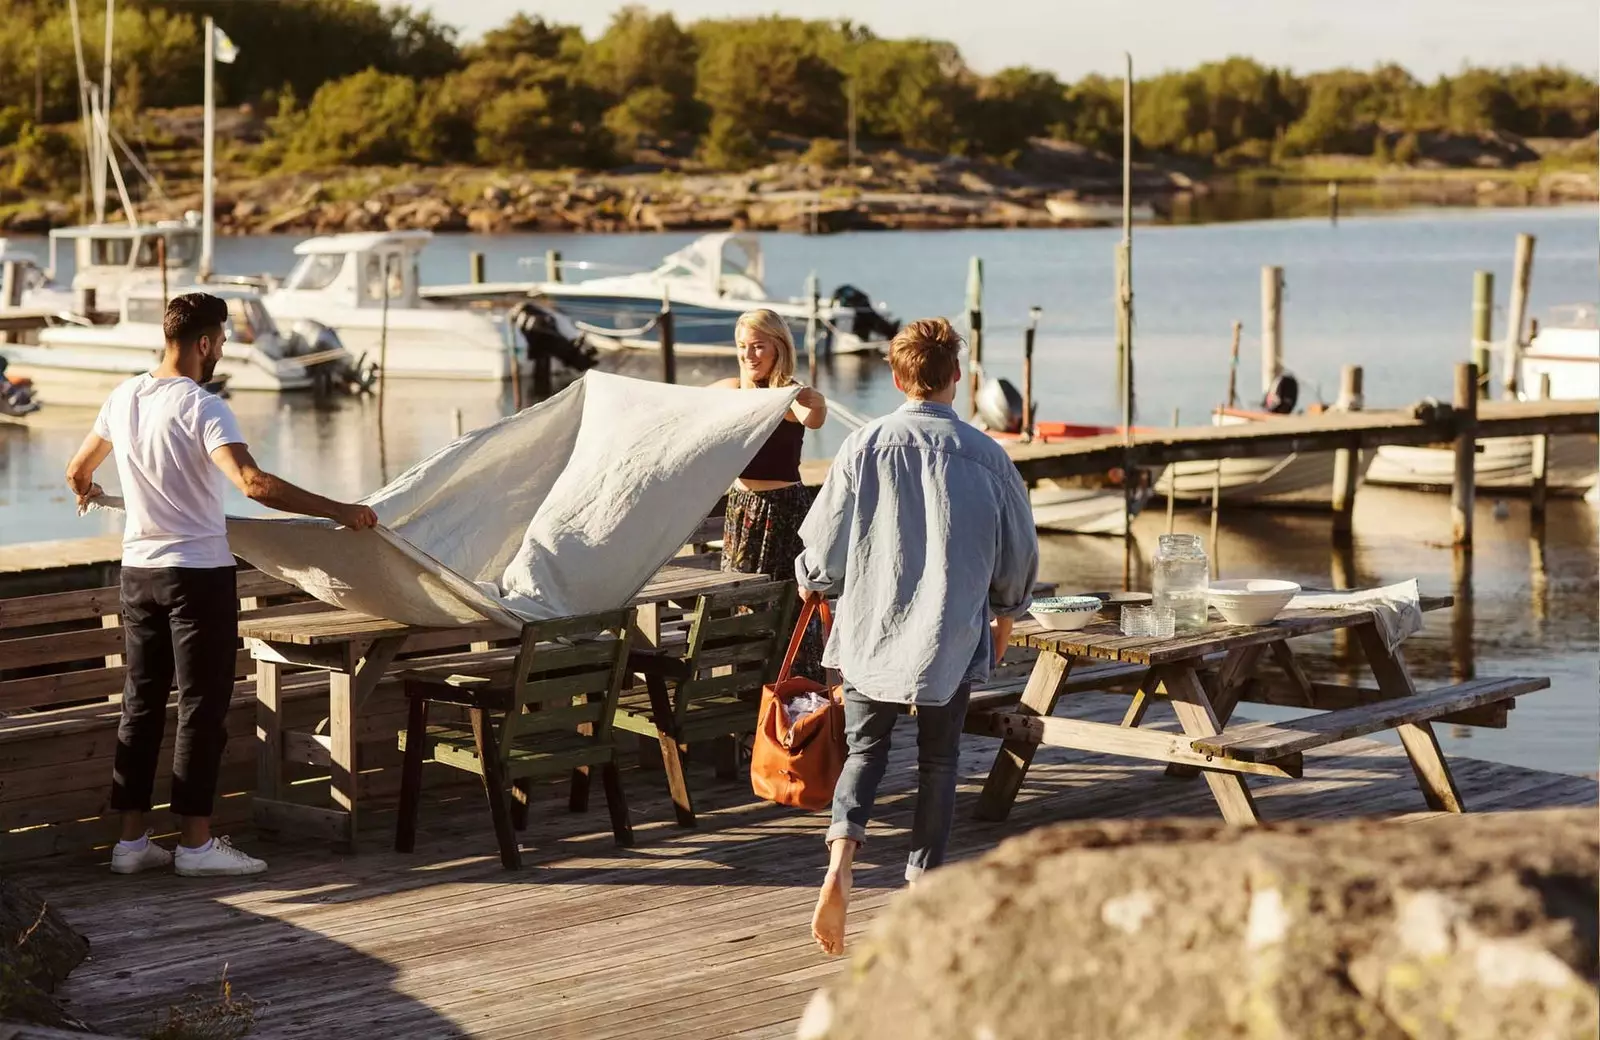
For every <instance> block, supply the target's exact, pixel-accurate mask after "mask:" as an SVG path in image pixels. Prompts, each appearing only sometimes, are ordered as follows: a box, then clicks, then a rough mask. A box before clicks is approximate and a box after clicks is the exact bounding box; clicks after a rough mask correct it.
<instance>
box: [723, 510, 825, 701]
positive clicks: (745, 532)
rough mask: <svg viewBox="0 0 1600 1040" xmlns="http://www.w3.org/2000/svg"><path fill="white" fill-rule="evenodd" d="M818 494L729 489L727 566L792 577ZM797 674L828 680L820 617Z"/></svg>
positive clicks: (805, 645) (725, 521) (799, 658)
mask: <svg viewBox="0 0 1600 1040" xmlns="http://www.w3.org/2000/svg"><path fill="white" fill-rule="evenodd" d="M816 497H817V492H816V489H815V488H809V487H806V486H805V485H804V484H791V485H789V486H788V487H781V488H775V489H773V490H771V491H744V490H741V489H739V488H734V489H733V490H731V491H729V492H728V511H727V514H726V516H725V517H724V519H723V522H722V569H723V570H725V571H740V572H742V573H744V574H768V575H771V576H772V577H774V578H777V579H778V580H780V581H791V580H793V579H794V560H795V557H796V556H799V555H800V551H801V549H803V548H804V546H803V545H802V544H801V542H800V523H801V521H803V520H804V519H805V518H806V513H807V512H808V511H810V509H811V503H812V502H813V501H814V500H815V499H816ZM794 674H796V675H803V676H805V677H806V678H808V679H814V680H816V681H817V682H824V681H826V680H825V679H824V677H823V671H822V624H821V623H820V622H818V621H813V622H812V623H811V626H810V628H809V629H808V630H807V632H806V636H805V639H803V640H802V641H801V643H800V653H799V656H797V657H796V658H795V666H794Z"/></svg>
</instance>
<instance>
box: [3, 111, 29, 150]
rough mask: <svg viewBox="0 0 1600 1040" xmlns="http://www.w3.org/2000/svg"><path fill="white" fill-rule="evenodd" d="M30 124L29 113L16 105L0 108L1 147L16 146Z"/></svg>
mask: <svg viewBox="0 0 1600 1040" xmlns="http://www.w3.org/2000/svg"><path fill="white" fill-rule="evenodd" d="M29 122H31V120H29V119H28V113H26V112H24V111H23V110H22V109H20V108H18V107H17V106H16V105H7V106H6V107H5V108H0V146H4V145H8V144H15V143H16V141H17V138H18V137H20V136H22V131H23V130H24V129H25V128H26V127H27V126H28V124H29Z"/></svg>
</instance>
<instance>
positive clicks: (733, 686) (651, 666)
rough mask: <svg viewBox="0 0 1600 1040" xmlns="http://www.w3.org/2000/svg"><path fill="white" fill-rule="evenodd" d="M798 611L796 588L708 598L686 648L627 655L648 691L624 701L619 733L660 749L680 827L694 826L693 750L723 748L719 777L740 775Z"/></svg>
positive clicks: (763, 587) (768, 586)
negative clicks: (688, 769)
mask: <svg viewBox="0 0 1600 1040" xmlns="http://www.w3.org/2000/svg"><path fill="white" fill-rule="evenodd" d="M798 605H799V600H798V599H797V596H796V591H795V583H794V582H792V581H768V582H760V583H753V584H750V585H744V586H740V587H738V588H735V589H731V590H729V591H727V592H719V593H715V594H712V595H706V596H701V597H700V598H699V600H698V601H697V603H696V605H695V610H694V614H693V615H692V617H691V619H690V622H689V632H688V641H687V643H686V644H679V645H678V646H677V647H674V646H672V645H671V644H668V645H666V646H663V647H661V648H656V647H635V648H634V650H633V652H632V653H630V654H629V655H628V657H629V659H628V669H629V670H630V671H632V672H634V673H636V674H640V675H643V676H644V678H645V689H644V690H642V691H634V692H628V693H624V694H623V697H622V699H621V701H620V702H619V706H618V708H617V717H616V722H615V726H616V728H617V729H619V730H627V731H628V732H631V733H637V734H639V735H640V736H642V737H645V738H654V739H656V740H658V741H659V742H660V745H661V761H662V766H663V768H664V770H665V772H666V774H667V788H668V790H669V791H670V792H671V794H672V804H673V809H674V812H675V814H676V816H677V819H678V823H679V825H681V826H684V827H693V826H694V825H695V820H694V803H693V801H692V800H691V798H690V796H689V786H688V782H687V780H686V778H685V776H684V765H685V762H686V759H687V755H688V750H689V746H690V745H691V744H704V743H707V742H710V741H713V740H716V741H718V742H719V743H720V744H721V745H722V748H723V749H724V754H723V755H722V758H721V760H720V761H719V762H718V773H719V774H720V775H722V776H724V777H728V776H732V775H733V773H734V770H735V769H736V762H737V757H736V756H737V745H736V743H735V741H737V740H738V739H739V738H741V737H744V736H747V735H749V734H753V733H755V731H756V724H757V716H758V714H759V712H760V707H761V687H762V686H764V685H765V684H767V683H770V682H772V681H773V680H774V679H775V678H777V673H778V668H779V667H780V666H781V665H782V664H783V652H784V650H785V649H786V648H787V647H788V644H789V636H790V635H791V634H792V631H793V626H794V617H795V609H796V607H797V606H798Z"/></svg>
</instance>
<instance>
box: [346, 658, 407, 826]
mask: <svg viewBox="0 0 1600 1040" xmlns="http://www.w3.org/2000/svg"><path fill="white" fill-rule="evenodd" d="M404 642H405V639H404V638H403V637H402V638H398V639H394V638H385V639H375V640H373V642H372V645H371V646H370V647H368V648H367V652H366V656H364V657H362V658H361V660H360V661H358V662H356V666H355V669H354V670H353V671H350V672H343V671H332V672H329V673H328V756H329V758H330V760H331V763H332V770H331V777H330V782H329V787H330V794H331V795H332V798H333V806H334V808H335V809H338V810H340V811H342V812H343V813H345V814H346V820H345V837H344V840H343V841H341V842H339V843H338V844H339V845H340V846H342V847H343V851H347V852H354V851H355V844H356V832H357V824H358V822H359V821H358V820H357V818H356V810H357V808H358V807H359V806H360V803H361V792H360V774H359V772H358V769H357V761H356V754H357V747H356V714H357V712H358V711H359V710H360V707H361V704H362V703H363V702H364V701H365V700H366V699H367V697H368V696H369V695H370V694H371V693H372V691H373V690H374V689H376V688H377V686H378V681H379V680H381V679H382V678H383V673H384V672H385V671H387V670H388V668H389V664H390V662H392V661H393V660H394V656H395V654H397V653H398V652H399V651H400V646H401V644H403V643H404Z"/></svg>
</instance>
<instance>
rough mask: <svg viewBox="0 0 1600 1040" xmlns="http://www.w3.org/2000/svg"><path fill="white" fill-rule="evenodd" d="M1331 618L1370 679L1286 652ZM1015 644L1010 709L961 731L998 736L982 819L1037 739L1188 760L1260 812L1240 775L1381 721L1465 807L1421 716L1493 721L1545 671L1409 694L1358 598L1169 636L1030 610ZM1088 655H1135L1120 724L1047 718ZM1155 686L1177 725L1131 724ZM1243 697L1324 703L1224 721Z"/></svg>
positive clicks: (1289, 761) (1438, 804) (1448, 804)
mask: <svg viewBox="0 0 1600 1040" xmlns="http://www.w3.org/2000/svg"><path fill="white" fill-rule="evenodd" d="M1450 604H1451V600H1450V598H1448V597H1429V596H1425V597H1423V598H1422V601H1421V606H1422V609H1423V610H1425V611H1431V610H1438V609H1440V608H1443V607H1447V606H1449V605H1450ZM1341 629H1348V630H1350V631H1351V632H1352V633H1353V634H1354V635H1355V637H1356V640H1357V641H1358V642H1359V644H1360V646H1361V649H1362V654H1363V656H1364V657H1365V658H1366V659H1367V663H1368V665H1369V667H1370V669H1371V671H1372V674H1373V677H1374V679H1375V680H1376V681H1377V687H1376V688H1375V689H1374V688H1363V687H1354V686H1342V685H1337V684H1331V683H1313V682H1310V681H1309V680H1307V678H1306V676H1305V673H1304V672H1303V671H1302V670H1301V668H1300V666H1299V664H1298V663H1297V662H1296V661H1295V656H1294V651H1293V650H1292V649H1291V648H1290V646H1289V640H1291V639H1294V638H1296V637H1299V636H1306V635H1312V634H1315V633H1319V632H1331V631H1337V630H1341ZM1011 645H1012V646H1023V647H1030V648H1032V649H1035V650H1037V651H1039V656H1038V659H1037V660H1036V661H1035V663H1034V666H1033V670H1032V672H1031V673H1030V675H1029V678H1028V684H1027V687H1026V689H1025V690H1024V692H1023V694H1022V699H1021V702H1020V703H1019V704H1018V705H1017V706H1016V708H1015V710H992V711H983V712H981V713H978V714H977V715H975V717H974V718H973V719H972V720H969V725H968V729H969V731H976V732H983V733H987V734H988V735H991V736H998V737H1002V738H1004V743H1003V744H1002V745H1001V748H1000V751H999V753H998V754H997V755H996V757H995V763H994V768H993V769H992V770H991V771H990V773H989V777H988V780H987V782H986V783H985V784H984V789H983V794H982V796H981V798H980V799H979V803H978V816H979V818H980V819H987V820H1003V819H1005V818H1006V816H1007V815H1008V814H1009V813H1010V811H1011V806H1012V803H1013V802H1014V801H1015V800H1016V797H1017V793H1018V792H1019V791H1020V790H1021V787H1022V783H1023V780H1024V779H1025V777H1026V775H1027V770H1028V764H1029V763H1030V762H1031V761H1032V758H1033V754H1034V751H1035V749H1036V748H1038V747H1039V746H1041V745H1047V746H1051V747H1065V748H1074V749H1076V750H1080V751H1090V752H1099V753H1102V754H1111V755H1122V756H1126V757H1130V758H1136V759H1144V760H1147V761H1156V762H1165V763H1167V772H1168V773H1169V774H1170V775H1173V776H1193V775H1195V774H1196V773H1197V772H1198V773H1199V774H1201V775H1203V776H1204V777H1205V778H1206V782H1207V783H1208V784H1209V785H1210V787H1211V792H1212V794H1213V796H1214V797H1215V798H1216V800H1217V805H1218V807H1219V808H1220V809H1221V810H1222V815H1223V818H1224V819H1226V820H1228V821H1229V822H1230V823H1241V824H1244V823H1256V822H1259V820H1260V815H1259V813H1258V812H1257V811H1256V806H1255V802H1254V800H1253V799H1252V797H1251V795H1250V788H1249V786H1248V785H1247V784H1246V782H1245V777H1246V776H1248V775H1252V774H1254V775H1262V776H1270V777H1298V776H1300V775H1301V773H1302V769H1303V760H1302V752H1304V751H1307V750H1311V749H1313V748H1316V747H1321V746H1324V745H1327V744H1332V743H1337V742H1338V741H1340V740H1347V739H1350V738H1352V737H1356V736H1361V735H1363V734H1366V733H1373V732H1377V731H1379V730H1385V729H1394V730H1396V731H1397V732H1398V735H1399V737H1400V740H1401V743H1402V744H1403V745H1404V747H1405V751H1406V754H1407V755H1408V756H1409V757H1410V760H1411V766H1412V769H1413V771H1414V772H1415V774H1416V777H1417V781H1418V783H1419V784H1420V786H1421V788H1422V793H1423V796H1424V798H1425V799H1426V800H1427V803H1428V807H1429V808H1431V809H1434V810H1438V811H1449V812H1461V811H1462V810H1463V806H1462V803H1461V795H1460V792H1459V791H1458V790H1457V788H1456V785H1455V781H1454V779H1453V778H1452V777H1451V775H1450V769H1449V766H1448V765H1447V764H1446V762H1445V760H1444V756H1443V754H1442V753H1441V752H1440V749H1439V742H1438V740H1437V738H1436V737H1435V736H1434V733H1433V729H1432V727H1431V726H1430V721H1432V720H1436V719H1442V720H1446V721H1459V722H1464V723H1467V724H1475V725H1490V726H1503V725H1504V724H1505V711H1506V709H1507V708H1509V707H1511V706H1512V703H1513V701H1514V698H1515V697H1516V696H1519V695H1520V694H1523V693H1528V692H1532V691H1533V690H1537V689H1543V688H1546V687H1548V686H1549V685H1550V683H1549V680H1548V679H1521V678H1518V679H1478V680H1474V681H1472V682H1467V683H1462V684H1460V685H1457V686H1451V687H1447V688H1444V689H1442V690H1433V691H1426V692H1420V693H1419V692H1418V690H1417V688H1416V686H1415V684H1414V683H1413V682H1412V679H1411V676H1410V673H1409V672H1408V671H1407V669H1406V665H1405V659H1404V656H1403V654H1402V653H1401V650H1400V648H1399V647H1396V648H1395V649H1394V650H1390V649H1389V648H1388V647H1387V646H1386V645H1385V642H1384V639H1383V636H1382V634H1381V633H1380V632H1379V630H1378V627H1377V625H1376V623H1375V621H1374V617H1373V614H1372V613H1371V612H1370V611H1369V610H1367V609H1365V608H1351V609H1337V610H1287V611H1284V612H1283V613H1282V614H1281V615H1280V616H1279V617H1278V618H1277V619H1276V620H1275V621H1273V622H1272V623H1271V624H1268V625H1259V626H1245V625H1229V624H1226V623H1213V624H1210V625H1208V626H1207V627H1206V628H1205V629H1204V630H1202V631H1201V632H1198V633H1194V634H1184V635H1179V636H1175V637H1171V638H1167V639H1153V638H1150V637H1148V636H1124V635H1122V633H1121V632H1120V631H1119V630H1118V629H1117V626H1116V625H1115V624H1114V623H1109V622H1104V623H1097V624H1093V625H1090V626H1089V627H1088V628H1085V629H1082V630H1080V631H1076V632H1060V631H1050V630H1047V629H1045V628H1044V627H1042V626H1041V625H1040V624H1039V623H1038V622H1037V621H1034V620H1032V619H1028V620H1026V621H1023V622H1019V623H1018V624H1017V626H1016V628H1015V630H1013V632H1012V636H1011ZM1269 657H1270V658H1271V659H1272V661H1273V662H1274V663H1275V664H1276V665H1277V668H1278V669H1279V671H1280V672H1281V673H1282V677H1281V679H1280V680H1278V681H1276V682H1271V681H1269V680H1267V679H1266V677H1264V676H1261V675H1259V674H1258V672H1257V668H1258V665H1260V664H1261V663H1263V661H1265V660H1266V659H1267V658H1269ZM1097 662H1118V663H1120V664H1122V665H1124V666H1137V667H1136V668H1133V669H1127V668H1124V669H1122V670H1121V671H1120V672H1119V674H1120V675H1122V676H1124V677H1127V676H1129V674H1130V671H1131V674H1132V675H1133V676H1137V677H1138V685H1137V690H1136V691H1135V692H1134V694H1133V699H1132V702H1131V703H1130V704H1129V706H1128V710H1127V713H1126V714H1125V715H1124V717H1123V720H1122V723H1121V725H1111V724H1109V723H1104V722H1089V721H1085V720H1081V719H1071V718H1054V717H1052V714H1053V712H1054V711H1055V708H1056V705H1057V703H1058V701H1059V700H1060V698H1061V697H1062V696H1063V695H1064V694H1066V693H1068V692H1072V691H1076V690H1079V689H1082V688H1084V685H1083V684H1074V683H1072V682H1071V681H1069V676H1070V674H1071V672H1072V670H1073V668H1074V667H1075V666H1079V665H1080V664H1084V665H1090V667H1091V668H1092V669H1094V670H1095V671H1107V672H1109V671H1111V670H1110V669H1106V668H1105V666H1104V665H1101V664H1098V663H1097ZM1211 665H1215V669H1214V670H1212V668H1211ZM1139 669H1142V673H1141V672H1140V671H1139ZM1158 695H1164V696H1165V697H1166V698H1167V699H1168V701H1169V702H1170V703H1171V704H1172V707H1173V709H1174V711H1175V713H1176V715H1177V717H1178V723H1179V726H1180V727H1181V730H1182V732H1181V733H1173V732H1168V731H1158V730H1151V729H1140V728H1139V726H1140V723H1141V722H1142V721H1143V719H1144V716H1145V712H1146V710H1147V709H1148V708H1149V706H1150V704H1151V701H1152V699H1153V698H1154V697H1156V696H1158ZM1241 700H1257V701H1262V702H1266V703H1277V704H1291V705H1297V706H1300V707H1304V708H1312V709H1322V710H1321V711H1319V713H1318V714H1313V715H1310V716H1307V717H1305V718H1303V719H1297V720H1295V721H1292V722H1283V723H1265V722H1245V723H1234V724H1233V725H1231V726H1230V725H1229V723H1230V722H1231V721H1232V716H1233V711H1234V708H1235V707H1236V706H1237V705H1238V704H1239V702H1240V701H1241Z"/></svg>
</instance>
